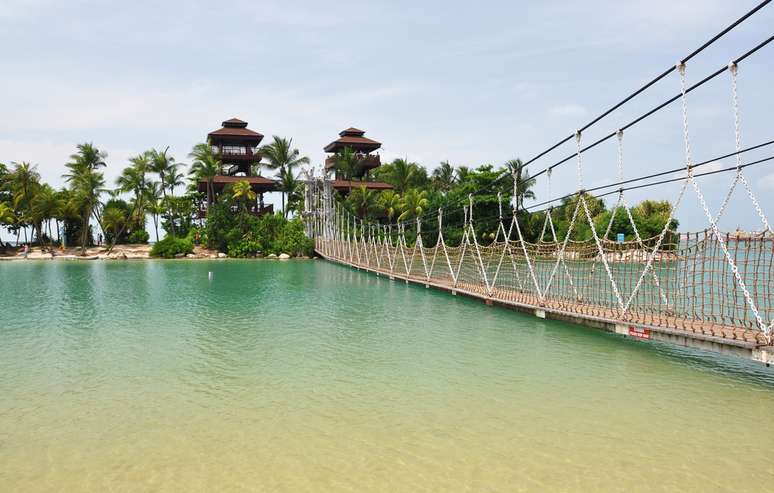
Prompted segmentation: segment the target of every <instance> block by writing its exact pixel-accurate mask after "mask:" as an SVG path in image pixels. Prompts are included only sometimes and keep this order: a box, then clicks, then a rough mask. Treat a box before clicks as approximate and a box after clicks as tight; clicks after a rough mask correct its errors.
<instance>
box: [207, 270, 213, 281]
mask: <svg viewBox="0 0 774 493" xmlns="http://www.w3.org/2000/svg"><path fill="white" fill-rule="evenodd" d="M207 279H209V280H210V282H211V281H212V271H209V272H208V273H207Z"/></svg>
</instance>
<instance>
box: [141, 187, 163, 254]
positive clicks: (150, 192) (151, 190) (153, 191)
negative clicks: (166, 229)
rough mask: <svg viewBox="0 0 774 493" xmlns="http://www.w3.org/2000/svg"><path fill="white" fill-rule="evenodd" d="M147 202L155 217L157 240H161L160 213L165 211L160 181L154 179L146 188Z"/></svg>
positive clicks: (154, 226) (147, 206) (148, 208)
mask: <svg viewBox="0 0 774 493" xmlns="http://www.w3.org/2000/svg"><path fill="white" fill-rule="evenodd" d="M145 203H146V204H147V205H146V208H147V210H148V212H150V214H151V217H152V218H153V228H154V229H155V230H156V241H158V240H159V215H160V214H163V213H164V208H163V207H162V194H161V189H160V187H159V182H157V181H152V182H150V183H148V186H147V187H146V188H145Z"/></svg>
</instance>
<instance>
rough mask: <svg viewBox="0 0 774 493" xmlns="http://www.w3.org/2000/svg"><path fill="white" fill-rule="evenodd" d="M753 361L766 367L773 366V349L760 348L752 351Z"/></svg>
mask: <svg viewBox="0 0 774 493" xmlns="http://www.w3.org/2000/svg"><path fill="white" fill-rule="evenodd" d="M752 359H753V361H758V362H760V363H763V364H765V365H766V366H770V365H774V348H771V347H762V348H755V349H753V350H752Z"/></svg>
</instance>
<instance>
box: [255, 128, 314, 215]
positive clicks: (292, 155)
mask: <svg viewBox="0 0 774 493" xmlns="http://www.w3.org/2000/svg"><path fill="white" fill-rule="evenodd" d="M261 155H263V156H265V157H266V159H268V162H267V163H266V167H267V168H269V169H278V170H279V173H278V174H277V176H278V177H279V178H280V179H282V177H283V176H284V175H285V173H286V172H291V173H292V171H293V168H295V167H297V166H300V165H302V164H309V158H308V157H306V156H301V153H300V152H299V150H298V149H293V139H289V140H288V139H284V138H281V137H278V136H276V135H275V136H274V141H273V142H272V143H271V144H267V145H265V146H263V147H261ZM281 193H282V210H283V212H285V191H282V192H281Z"/></svg>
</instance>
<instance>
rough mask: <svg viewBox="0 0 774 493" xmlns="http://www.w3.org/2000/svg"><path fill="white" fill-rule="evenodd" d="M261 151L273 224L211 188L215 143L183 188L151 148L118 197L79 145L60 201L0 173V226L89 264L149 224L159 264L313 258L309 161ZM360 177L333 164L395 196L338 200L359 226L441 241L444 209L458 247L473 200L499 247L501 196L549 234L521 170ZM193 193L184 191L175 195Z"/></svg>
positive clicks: (404, 169)
mask: <svg viewBox="0 0 774 493" xmlns="http://www.w3.org/2000/svg"><path fill="white" fill-rule="evenodd" d="M260 152H261V154H262V155H263V156H264V157H265V162H262V163H255V164H253V171H254V172H255V173H257V174H260V173H261V169H262V167H264V168H267V169H270V170H275V171H276V172H277V173H276V175H275V176H276V179H277V183H278V187H279V189H280V190H281V191H282V194H283V195H282V202H283V207H282V210H281V211H280V212H279V213H277V214H275V215H264V216H262V217H260V218H259V217H257V214H256V213H255V212H256V211H259V210H261V209H262V207H263V197H262V195H258V196H256V193H255V192H254V191H253V190H252V189H251V187H250V185H249V184H248V183H247V182H246V181H240V182H236V183H233V184H231V185H229V186H228V187H226V188H225V189H224V190H222V192H221V193H218V194H216V193H215V187H214V178H215V176H216V175H218V174H219V173H220V172H221V162H220V161H219V160H218V157H217V155H216V154H215V153H214V151H213V148H212V146H211V145H209V144H208V143H201V144H197V145H196V146H194V148H193V149H192V151H191V153H190V154H189V157H190V158H191V159H192V163H191V166H190V169H189V173H188V174H189V179H188V180H186V179H185V175H184V174H183V172H182V171H181V170H182V165H181V164H180V163H177V162H176V160H175V158H174V157H172V156H170V155H169V153H168V150H167V149H165V150H163V151H162V150H157V149H150V150H148V151H146V152H143V153H141V154H138V155H137V156H134V157H132V158H131V159H130V160H129V162H128V163H127V164H126V166H125V167H124V168H123V169H122V171H121V174H120V176H119V177H118V179H117V180H116V182H115V187H113V188H110V187H108V185H107V183H106V181H105V177H104V168H105V166H106V162H105V161H106V159H107V154H106V153H105V152H104V151H102V150H100V149H98V148H97V147H95V146H94V145H93V144H90V143H84V144H79V145H78V146H77V150H76V152H75V153H74V154H73V155H72V156H70V159H69V161H68V162H67V163H66V164H65V169H66V173H65V174H64V175H63V177H64V179H65V183H66V186H64V187H63V188H61V189H60V190H55V189H54V188H52V187H51V186H50V185H48V184H46V183H45V182H43V181H42V180H41V177H40V174H39V173H38V171H37V169H36V166H34V165H31V164H29V163H26V162H22V163H12V164H10V165H4V164H0V225H2V226H5V227H6V228H7V229H8V230H9V231H10V232H11V233H13V234H15V235H16V239H17V244H18V243H19V241H20V240H21V239H22V235H24V236H23V241H24V242H25V243H26V242H29V243H37V244H39V245H41V246H43V247H44V248H51V247H53V246H55V244H61V245H63V246H64V245H68V246H75V245H78V246H80V248H81V252H82V253H85V250H86V247H87V246H89V245H93V244H94V242H95V237H101V236H103V235H104V236H103V238H104V242H105V243H106V244H107V245H108V247H109V248H112V246H113V245H115V244H117V243H147V242H148V240H149V237H150V235H149V232H148V230H147V229H146V224H152V228H153V230H154V231H155V236H156V238H159V237H161V231H162V230H163V232H164V236H165V237H166V239H165V240H163V241H160V242H158V244H157V245H156V247H155V248H154V249H153V254H154V255H158V256H163V257H169V256H171V257H174V256H175V255H178V256H179V255H180V254H186V253H190V252H191V251H192V249H193V248H194V246H195V245H196V244H202V245H206V246H207V247H209V248H211V249H214V250H218V251H221V252H227V253H228V254H229V255H231V256H236V257H247V256H254V255H258V254H271V253H275V254H280V253H288V254H292V255H308V254H311V253H312V243H311V241H310V240H309V239H307V238H306V237H305V235H304V229H303V224H302V223H301V221H300V219H298V216H299V214H298V213H299V212H300V211H301V208H302V204H303V183H301V182H299V180H298V175H297V168H298V167H299V166H301V165H303V164H307V163H309V159H308V158H306V157H304V156H301V155H300V153H299V151H298V149H295V148H293V142H292V139H284V138H280V137H276V136H275V137H274V138H273V140H272V142H271V143H269V144H267V145H265V146H263V147H262V148H261V149H260ZM358 166H360V161H359V158H358V156H357V155H356V154H355V153H354V152H353V151H352V150H351V149H345V150H344V151H342V152H341V153H340V154H338V155H337V156H336V170H337V172H338V174H339V176H343V177H345V178H352V177H357V176H365V178H363V179H366V180H378V181H384V182H387V183H389V184H391V185H392V186H393V187H394V190H387V191H382V192H376V191H373V190H369V189H368V188H366V187H364V186H353V187H352V188H351V189H350V190H347V191H346V193H344V194H340V195H339V196H338V200H339V201H340V202H341V204H342V205H343V207H344V208H345V209H347V210H348V211H349V212H350V213H351V214H352V215H354V216H356V217H359V218H361V219H362V220H365V221H369V222H373V223H381V224H389V223H395V222H398V221H400V222H404V223H407V224H412V223H413V222H414V220H415V219H416V218H422V220H423V224H424V226H423V232H425V233H427V234H428V236H431V237H432V236H434V235H437V233H438V223H437V215H436V211H437V210H438V209H443V210H444V220H443V221H444V222H443V231H444V237H445V238H446V241H447V242H448V243H450V244H455V243H456V242H458V241H459V240H460V238H461V236H462V227H461V226H462V224H463V223H464V212H463V209H462V206H463V205H464V204H467V203H468V202H467V197H468V194H470V193H474V192H475V193H476V197H475V202H474V206H473V217H474V219H475V221H474V224H475V228H476V233H477V235H479V236H480V238H481V239H482V240H486V239H491V238H493V237H494V234H495V231H497V228H498V225H499V219H498V215H499V209H498V199H497V197H498V193H499V194H500V195H501V196H502V203H503V208H504V214H505V216H506V217H508V216H510V214H512V213H515V214H517V215H518V217H519V219H520V224H521V227H522V232H523V234H524V236H525V238H526V239H527V240H528V241H537V240H538V239H540V238H539V237H540V235H541V232H543V226H544V223H545V217H546V213H547V211H539V212H529V211H528V210H527V209H526V208H525V206H524V204H525V201H527V200H531V199H535V198H536V197H535V193H534V191H533V186H534V182H535V181H534V180H533V179H531V178H530V176H529V173H528V172H527V170H526V168H523V167H522V165H521V162H520V161H519V160H512V161H508V162H506V163H504V164H503V165H501V166H494V165H491V164H484V165H481V166H478V167H476V168H469V167H466V166H458V167H456V168H455V167H453V166H451V165H450V164H449V163H448V162H442V163H441V164H440V165H439V166H438V167H437V168H435V169H434V170H432V172H431V173H430V172H428V170H427V169H426V168H425V167H423V166H421V165H419V164H417V163H413V162H410V161H408V160H406V159H396V160H394V161H392V162H391V163H387V164H384V165H383V166H381V167H380V168H377V169H375V170H372V171H370V172H368V171H366V172H364V170H362V169H358ZM511 171H513V173H511ZM514 181H515V182H516V197H515V198H513V197H512V195H513V191H514ZM200 182H202V183H204V184H206V187H203V188H206V191H204V192H200V191H199V190H198V184H199V183H200ZM186 183H187V184H188V187H187V189H186V191H185V192H184V193H182V194H176V192H177V191H179V190H180V189H181V187H183V185H185V184H186ZM512 198H513V199H514V200H513V201H512ZM577 200H578V197H577V195H576V196H572V197H568V198H565V199H564V200H563V201H562V202H561V203H560V204H558V205H557V206H556V207H554V208H553V209H552V210H551V211H550V213H551V214H552V216H551V217H552V218H553V222H554V224H555V226H556V234H557V236H558V237H559V238H564V236H565V235H566V233H567V230H568V228H569V225H570V222H571V220H572V214H573V212H574V210H575V206H576V204H577ZM587 203H588V206H589V210H590V213H591V215H592V217H593V221H594V223H595V225H596V229H597V231H598V232H604V231H605V230H606V229H607V225H608V223H609V222H610V218H611V217H612V216H613V214H614V215H615V217H614V221H613V225H612V227H611V228H610V231H611V233H612V234H613V235H615V234H617V233H623V234H624V235H625V236H626V239H627V240H631V239H633V237H634V230H633V228H632V225H631V224H630V222H629V219H628V214H627V212H626V211H625V210H621V209H619V210H616V211H612V210H610V209H608V208H607V207H606V205H605V203H604V202H603V201H602V200H600V199H596V198H594V197H591V196H587ZM204 211H206V221H205V220H204V217H203V216H204V214H203V212H204ZM670 211H671V205H670V204H669V203H668V202H657V201H649V200H647V201H644V202H642V203H640V204H638V205H636V206H634V207H633V208H632V209H631V210H630V213H631V215H632V217H633V218H634V221H635V224H636V225H637V228H638V230H639V232H640V234H641V235H642V237H643V238H649V237H653V236H656V235H658V234H659V233H660V231H661V229H662V228H663V226H664V224H665V221H666V220H667V218H668V217H669V215H670ZM289 217H290V218H292V217H295V218H294V219H289ZM575 224H576V225H575V227H574V228H573V231H572V234H571V238H572V239H574V240H588V239H590V238H591V236H592V233H591V228H590V227H589V225H588V224H587V222H586V221H585V220H584V219H583V218H580V219H579V220H577V221H576V223H575ZM671 226H672V228H676V227H677V221H676V220H673V221H672V223H671ZM412 231H413V228H408V229H407V232H408V233H409V235H411V234H413V233H412ZM28 232H31V234H30V235H29V236H28ZM431 239H432V238H426V241H427V240H431ZM543 239H545V240H550V239H551V238H550V237H547V236H546V237H544V238H543ZM409 240H410V241H411V240H412V239H411V238H409Z"/></svg>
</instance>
